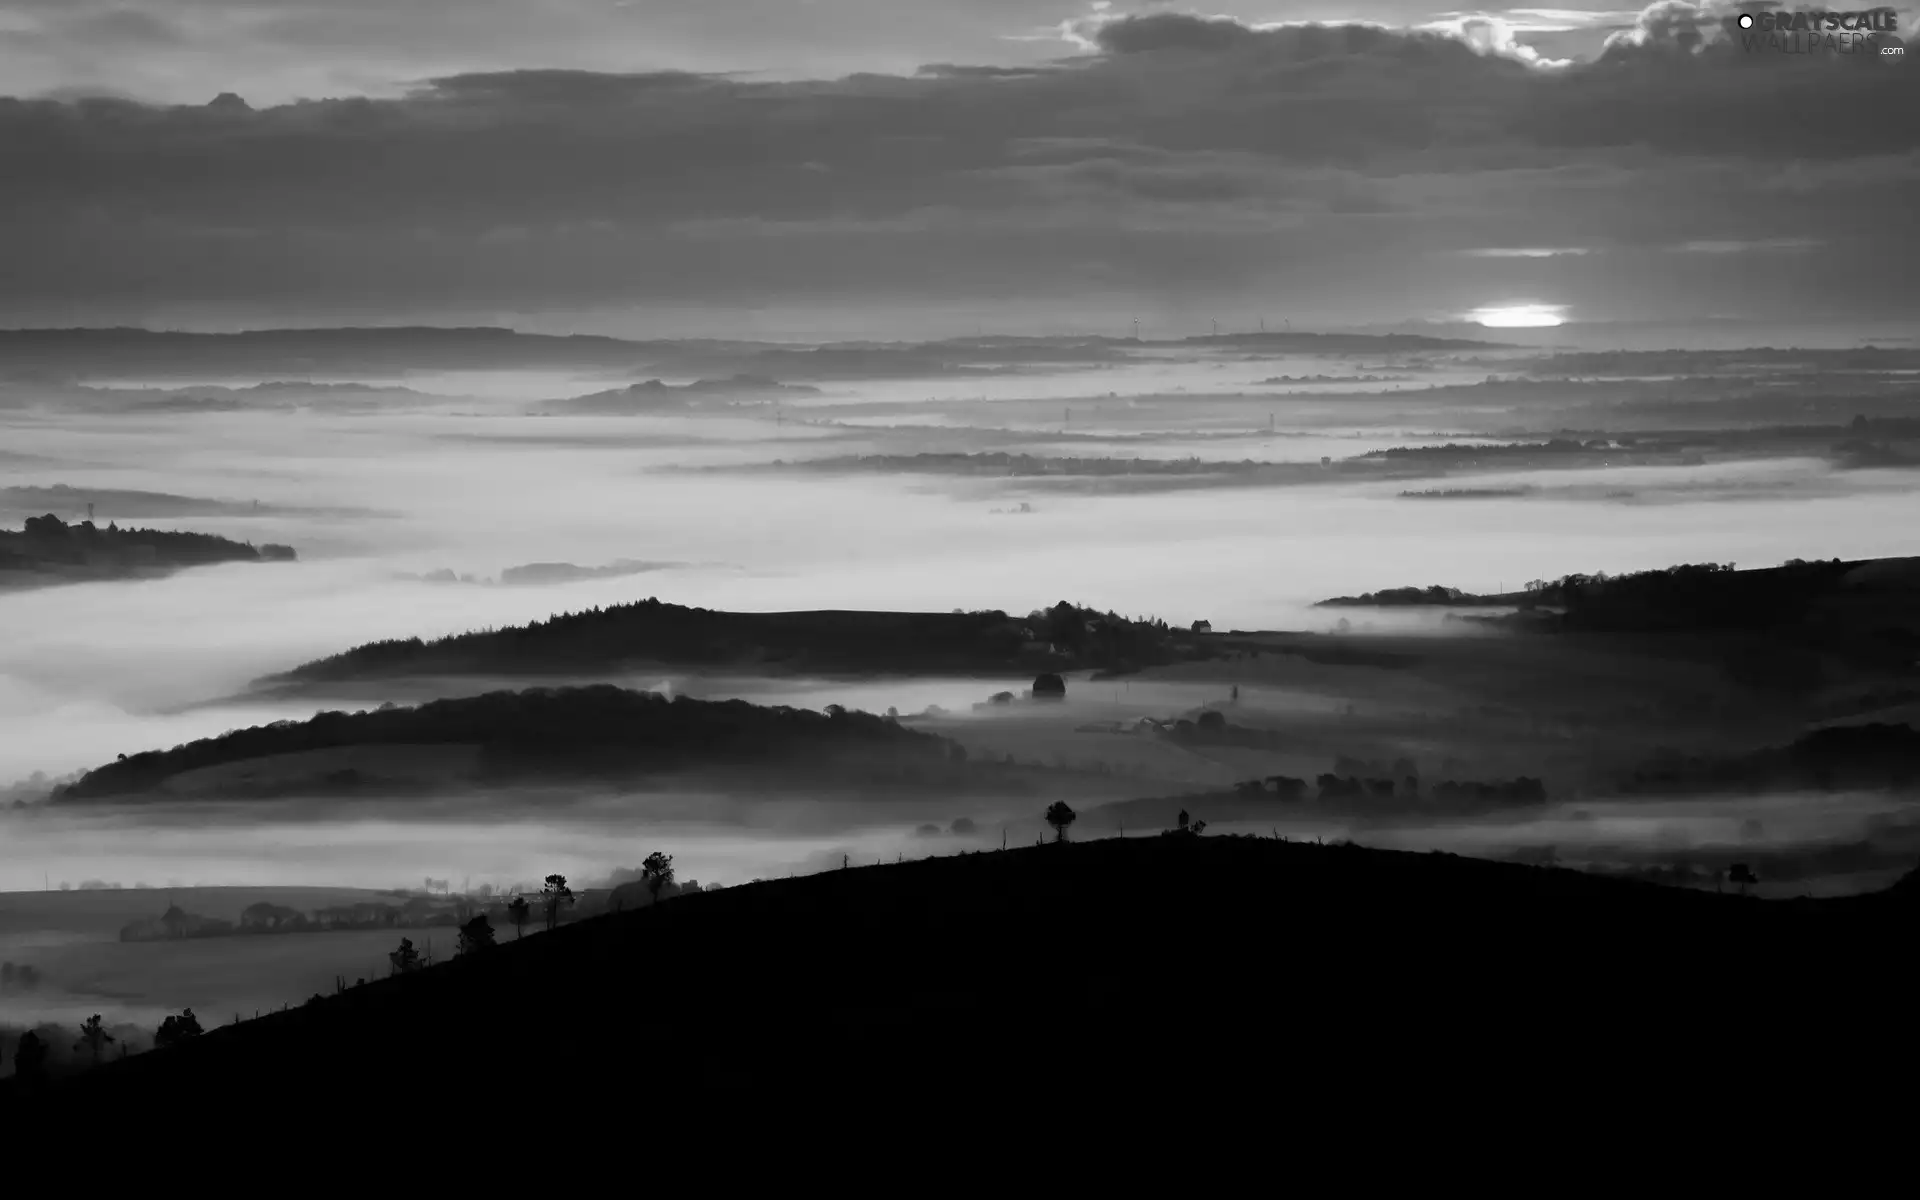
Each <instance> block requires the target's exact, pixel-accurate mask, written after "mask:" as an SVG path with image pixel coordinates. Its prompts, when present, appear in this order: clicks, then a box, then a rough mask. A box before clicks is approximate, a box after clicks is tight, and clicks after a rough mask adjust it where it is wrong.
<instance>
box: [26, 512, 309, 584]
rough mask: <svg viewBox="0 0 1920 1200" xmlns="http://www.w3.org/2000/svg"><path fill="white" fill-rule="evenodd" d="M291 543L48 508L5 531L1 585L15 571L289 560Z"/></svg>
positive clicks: (128, 570) (122, 570) (81, 572)
mask: <svg viewBox="0 0 1920 1200" xmlns="http://www.w3.org/2000/svg"><path fill="white" fill-rule="evenodd" d="M294 557H295V555H294V552H293V548H292V547H290V546H279V545H273V544H271V543H269V544H267V545H262V546H255V545H254V544H253V543H251V542H235V541H230V540H229V539H227V538H223V537H219V536H216V535H214V534H211V533H190V532H185V531H177V530H165V529H136V528H125V529H123V528H121V527H120V526H118V525H116V524H114V523H112V522H108V524H107V525H106V526H105V527H104V528H103V527H100V526H96V525H95V524H94V523H93V522H92V521H80V522H78V523H76V524H72V525H69V524H68V523H67V522H65V521H62V520H61V519H60V518H59V517H56V516H54V515H53V514H51V513H49V514H47V515H46V516H42V517H28V518H27V520H26V523H25V526H24V527H23V528H22V529H21V531H20V532H18V533H14V532H12V531H11V530H0V584H3V583H4V582H5V581H6V579H7V576H8V575H9V574H11V573H14V572H19V573H22V574H27V575H31V574H51V575H56V576H58V575H73V576H81V577H88V576H98V575H109V576H111V575H116V574H137V573H140V572H148V571H170V570H176V569H178V568H181V567H199V566H207V565H209V564H212V563H226V562H290V561H292V560H293V559H294Z"/></svg>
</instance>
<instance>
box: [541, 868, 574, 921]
mask: <svg viewBox="0 0 1920 1200" xmlns="http://www.w3.org/2000/svg"><path fill="white" fill-rule="evenodd" d="M540 898H541V901H542V902H543V903H544V904H545V905H546V910H547V928H548V929H552V928H554V927H555V926H557V925H559V924H560V909H561V908H562V907H563V906H565V905H568V904H572V903H573V889H572V888H570V887H568V886H567V877H566V876H565V875H549V876H547V881H546V883H544V884H543V885H541V888H540Z"/></svg>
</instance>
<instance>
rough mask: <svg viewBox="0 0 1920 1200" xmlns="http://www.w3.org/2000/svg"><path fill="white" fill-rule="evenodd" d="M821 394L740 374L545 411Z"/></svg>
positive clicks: (655, 407) (603, 395) (632, 389)
mask: <svg viewBox="0 0 1920 1200" xmlns="http://www.w3.org/2000/svg"><path fill="white" fill-rule="evenodd" d="M819 394H820V389H819V388H817V387H812V386H809V385H806V384H792V383H781V382H780V381H779V380H777V379H768V378H767V377H765V376H763V375H747V374H739V375H732V376H729V377H727V378H725V379H696V380H694V381H693V382H692V383H686V384H670V383H664V382H662V381H661V380H658V379H649V380H647V381H645V382H644V383H636V384H632V385H631V386H628V387H623V388H614V389H613V390H611V391H604V392H590V393H588V394H587V395H584V396H572V397H569V398H567V399H564V400H550V401H548V402H547V403H546V404H545V405H543V406H542V407H543V408H545V409H547V410H548V411H551V412H580V413H588V412H591V413H645V412H660V411H663V410H676V409H686V408H694V407H698V406H700V405H701V404H704V403H708V402H719V403H731V402H740V401H769V400H782V399H788V398H793V397H799V396H817V395H819Z"/></svg>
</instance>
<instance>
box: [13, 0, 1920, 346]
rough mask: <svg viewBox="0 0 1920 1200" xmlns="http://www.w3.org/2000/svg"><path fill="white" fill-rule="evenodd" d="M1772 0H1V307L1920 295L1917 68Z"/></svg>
mask: <svg viewBox="0 0 1920 1200" xmlns="http://www.w3.org/2000/svg"><path fill="white" fill-rule="evenodd" d="M1756 7H1757V6H1756ZM1735 11H1737V10H1736V9H1734V8H1730V7H1729V8H1713V9H1703V8H1700V7H1696V6H1695V5H1693V4H1690V3H1686V2H1684V0H1662V2H1661V3H1657V4H1655V5H1653V6H1652V7H1649V8H1647V9H1645V10H1640V11H1634V10H1619V9H1608V8H1599V7H1595V8H1573V9H1560V8H1554V9H1534V8H1522V9H1499V10H1486V11H1479V10H1475V11H1465V10H1454V9H1443V8H1435V7H1431V6H1429V5H1427V4H1421V3H1417V2H1411V0H1386V2H1383V3H1368V4H1365V5H1361V4H1357V3H1347V4H1338V3H1320V2H1314V3H1265V4H1262V3H1242V2H1239V0H1233V2H1230V3H1224V4H1217V5H1212V6H1208V7H1206V8H1205V9H1203V10H1198V11H1189V10H1187V9H1186V8H1184V7H1182V6H1178V5H1171V4H1160V3H1135V4H1127V3H1121V2H1119V0H1114V2H1112V3H1092V4H1089V3H1087V2H1086V0H1078V2H1075V3H1055V2H1052V0H944V2H942V3H927V2H925V0H142V2H141V3H139V4H138V5H132V4H127V3H112V2H108V0H0V89H4V90H5V91H7V92H10V93H11V96H10V97H9V98H4V99H0V161H4V162H5V163H6V164H7V168H6V176H5V178H4V179H0V256H4V259H5V261H6V262H7V264H8V267H7V270H6V271H5V272H3V273H0V325H12V326H21V325H74V324H140V325H150V326H162V327H179V328H207V329H221V328H240V327H261V326H267V325H283V324H332V323H361V324H371V323H394V322H402V321H415V322H423V323H447V322H454V321H459V322H476V321H477V322H483V323H491V324H507V325H512V326H515V327H520V328H527V329H540V330H561V329H578V330H591V331H595V332H607V333H616V334H628V335H633V336H657V335H687V334H697V333H714V332H724V333H727V334H729V335H733V336H795V337H804V336H811V335H822V336H825V335H831V336H852V335H857V334H860V333H866V334H869V335H871V336H929V335H938V334H942V333H971V332H973V331H974V330H975V329H976V328H983V327H990V328H993V329H996V330H1000V331H1009V332H1013V331H1024V332H1065V331H1069V330H1074V331H1086V330H1094V331H1101V332H1113V333H1121V332H1124V331H1125V330H1126V329H1127V327H1128V321H1129V320H1130V318H1132V317H1135V316H1138V317H1141V318H1142V319H1143V323H1144V324H1146V325H1148V326H1149V327H1161V328H1170V329H1171V328H1178V329H1179V330H1180V331H1182V332H1192V331H1196V330H1198V331H1204V329H1205V328H1206V325H1207V321H1208V320H1209V318H1210V317H1214V316H1219V315H1226V316H1229V317H1234V318H1251V317H1252V316H1253V315H1254V314H1258V315H1259V316H1260V317H1263V318H1265V319H1267V320H1269V321H1276V322H1277V321H1282V320H1285V321H1291V322H1293V323H1294V325H1295V327H1297V328H1306V327H1320V326H1330V325H1343V326H1344V325H1351V324H1356V323H1393V322H1400V321H1423V320H1445V319H1454V318H1457V317H1459V316H1460V315H1461V314H1463V313H1469V312H1472V311H1475V310H1479V309H1484V308H1489V307H1495V308H1511V307H1513V306H1520V305H1535V306H1541V308H1542V309H1543V310H1544V311H1549V312H1552V313H1555V314H1558V315H1560V316H1563V317H1564V318H1566V319H1568V320H1571V321H1576V322H1593V321H1620V320H1638V321H1657V322H1674V323H1681V322H1686V321H1689V320H1701V319H1705V318H1745V319H1752V320H1757V321H1768V322H1774V323H1778V322H1788V323H1795V322H1804V323H1806V324H1808V325H1809V326H1812V325H1819V326H1822V327H1825V328H1832V327H1835V326H1839V327H1845V326H1847V325H1849V324H1850V323H1868V322H1872V323H1875V324H1880V323H1884V322H1886V321H1889V320H1891V321H1901V320H1906V319H1908V318H1914V317H1920V277H1917V276H1916V272H1915V270H1914V264H1915V261H1916V259H1915V255H1914V242H1915V238H1914V215H1913V214H1915V213H1920V64H1915V63H1913V62H1910V61H1909V62H1899V61H1881V60H1880V59H1878V58H1877V57H1867V56H1840V55H1824V54H1823V55H1798V56H1786V55H1780V54H1769V53H1750V52H1748V51H1746V50H1744V49H1742V47H1741V46H1740V45H1739V43H1738V40H1737V38H1735V37H1734V36H1732V34H1731V33H1730V31H1729V30H1728V27H1727V25H1726V20H1727V18H1728V17H1729V16H1730V15H1731V14H1732V13H1733V12H1735ZM1898 20H1899V27H1900V29H1901V30H1902V31H1903V32H1905V31H1909V30H1911V29H1913V28H1914V27H1915V25H1916V20H1915V16H1914V10H1913V9H1911V8H1906V9H1901V10H1899V12H1898ZM1307 22H1319V23H1321V24H1305V23H1307ZM216 97H221V98H220V99H219V100H218V101H217V102H216ZM210 102H211V103H210ZM1241 323H1243V324H1244V323H1245V321H1244V320H1242V322H1241Z"/></svg>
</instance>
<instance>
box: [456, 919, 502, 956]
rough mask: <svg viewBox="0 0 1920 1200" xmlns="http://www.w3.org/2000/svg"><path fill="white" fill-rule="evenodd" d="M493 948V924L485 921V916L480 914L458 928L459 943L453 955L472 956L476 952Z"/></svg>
mask: <svg viewBox="0 0 1920 1200" xmlns="http://www.w3.org/2000/svg"><path fill="white" fill-rule="evenodd" d="M492 946H493V922H491V921H489V920H487V914H485V913H481V914H480V915H479V916H477V917H475V918H474V919H473V920H471V921H468V922H467V923H466V924H465V925H462V926H461V927H460V942H459V945H458V946H456V947H455V949H454V953H455V954H472V953H473V952H474V951H476V950H487V949H491V948H492Z"/></svg>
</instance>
